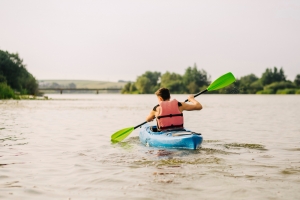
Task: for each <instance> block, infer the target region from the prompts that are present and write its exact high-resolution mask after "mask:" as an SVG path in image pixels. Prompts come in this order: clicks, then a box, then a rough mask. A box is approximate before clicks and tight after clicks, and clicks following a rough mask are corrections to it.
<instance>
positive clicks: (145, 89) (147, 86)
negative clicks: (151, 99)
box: [135, 76, 153, 94]
mask: <svg viewBox="0 0 300 200" xmlns="http://www.w3.org/2000/svg"><path fill="white" fill-rule="evenodd" d="M135 85H136V88H137V90H138V92H139V93H140V94H151V93H153V92H152V90H151V89H152V87H153V85H152V84H151V80H150V79H149V78H147V77H145V76H139V77H138V78H137V80H136V83H135Z"/></svg>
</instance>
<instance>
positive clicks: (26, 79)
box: [0, 50, 38, 94]
mask: <svg viewBox="0 0 300 200" xmlns="http://www.w3.org/2000/svg"><path fill="white" fill-rule="evenodd" d="M0 76H1V77H5V80H6V83H7V85H8V86H10V87H11V88H12V89H13V90H16V91H19V92H20V93H23V94H37V92H38V84H37V81H36V79H35V78H34V77H33V76H32V74H30V73H29V72H28V71H27V69H26V66H25V64H23V60H22V59H21V58H20V57H19V55H18V54H17V53H16V54H13V53H9V52H7V51H2V50H0ZM1 79H2V81H3V80H4V79H3V78H1Z"/></svg>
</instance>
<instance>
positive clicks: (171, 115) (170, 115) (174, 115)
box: [157, 113, 183, 119]
mask: <svg viewBox="0 0 300 200" xmlns="http://www.w3.org/2000/svg"><path fill="white" fill-rule="evenodd" d="M176 116H183V114H182V113H180V114H169V115H162V116H158V117H157V119H160V118H165V117H176Z"/></svg>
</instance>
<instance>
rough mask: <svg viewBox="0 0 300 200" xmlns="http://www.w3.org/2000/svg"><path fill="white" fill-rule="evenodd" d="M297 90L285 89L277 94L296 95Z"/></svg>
mask: <svg viewBox="0 0 300 200" xmlns="http://www.w3.org/2000/svg"><path fill="white" fill-rule="evenodd" d="M295 92H296V90H295V89H283V90H277V92H276V94H295Z"/></svg>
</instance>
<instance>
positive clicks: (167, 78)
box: [160, 71, 184, 94]
mask: <svg viewBox="0 0 300 200" xmlns="http://www.w3.org/2000/svg"><path fill="white" fill-rule="evenodd" d="M160 87H165V88H168V89H169V90H170V92H171V93H173V94H180V93H184V86H183V83H182V76H181V75H180V74H176V73H170V72H168V71H167V72H166V73H164V74H163V75H162V76H161V81H160Z"/></svg>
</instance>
